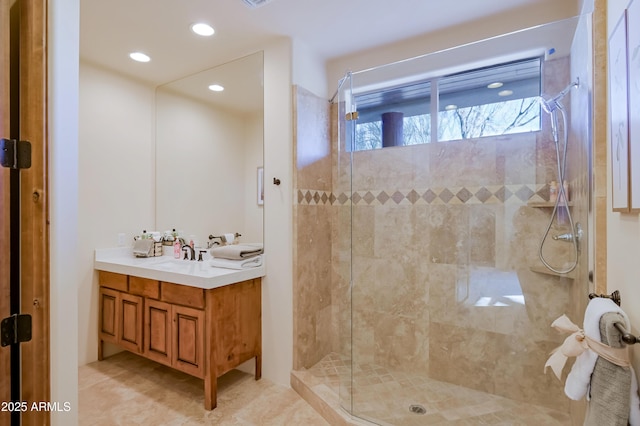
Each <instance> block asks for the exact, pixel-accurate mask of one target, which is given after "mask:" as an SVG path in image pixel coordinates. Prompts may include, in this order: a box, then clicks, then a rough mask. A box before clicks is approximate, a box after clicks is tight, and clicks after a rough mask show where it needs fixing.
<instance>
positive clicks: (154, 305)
mask: <svg viewBox="0 0 640 426" xmlns="http://www.w3.org/2000/svg"><path fill="white" fill-rule="evenodd" d="M144 311H145V313H144V322H145V337H144V352H145V356H146V357H148V358H149V359H152V360H154V361H156V362H159V363H162V364H165V365H168V366H171V349H172V348H173V343H172V341H171V335H172V312H171V305H170V304H169V303H165V302H160V301H158V300H151V299H145V308H144Z"/></svg>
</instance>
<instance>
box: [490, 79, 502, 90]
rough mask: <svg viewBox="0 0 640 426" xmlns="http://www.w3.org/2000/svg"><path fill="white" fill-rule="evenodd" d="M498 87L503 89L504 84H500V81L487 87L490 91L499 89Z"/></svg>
mask: <svg viewBox="0 0 640 426" xmlns="http://www.w3.org/2000/svg"><path fill="white" fill-rule="evenodd" d="M498 87H502V83H500V82H499V81H496V82H495V83H491V84H489V85H487V88H488V89H497V88H498Z"/></svg>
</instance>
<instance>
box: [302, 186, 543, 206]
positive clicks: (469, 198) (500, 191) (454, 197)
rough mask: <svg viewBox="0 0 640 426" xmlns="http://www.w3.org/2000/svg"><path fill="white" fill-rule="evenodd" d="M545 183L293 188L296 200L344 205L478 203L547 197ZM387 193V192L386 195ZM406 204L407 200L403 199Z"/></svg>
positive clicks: (538, 199) (516, 201) (519, 200)
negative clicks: (335, 190) (344, 189)
mask: <svg viewBox="0 0 640 426" xmlns="http://www.w3.org/2000/svg"><path fill="white" fill-rule="evenodd" d="M548 191H549V186H548V184H546V183H543V184H519V185H518V184H516V185H486V186H480V187H475V186H470V187H450V188H414V189H405V190H392V191H389V190H368V191H360V192H358V191H356V192H353V193H352V194H350V193H349V192H341V193H339V194H335V193H333V192H332V191H324V190H313V189H312V190H308V189H297V190H296V197H295V199H296V200H297V202H298V204H309V205H312V204H314V205H326V204H327V203H330V204H331V205H333V204H336V203H339V204H340V205H344V204H345V203H348V202H349V200H351V202H353V204H358V203H361V202H364V203H366V204H368V205H376V204H378V203H379V205H384V204H386V203H387V202H388V201H389V200H393V201H394V202H395V203H396V204H400V203H402V202H403V201H404V200H405V199H406V200H407V201H408V202H409V203H411V204H412V205H414V204H416V203H422V202H426V203H427V204H434V203H436V204H451V205H460V204H478V203H483V204H485V203H490V204H496V203H501V202H502V203H505V202H510V203H523V202H524V203H526V202H528V201H545V200H547V199H548V193H549V192H548ZM389 194H391V195H389ZM405 204H408V203H405Z"/></svg>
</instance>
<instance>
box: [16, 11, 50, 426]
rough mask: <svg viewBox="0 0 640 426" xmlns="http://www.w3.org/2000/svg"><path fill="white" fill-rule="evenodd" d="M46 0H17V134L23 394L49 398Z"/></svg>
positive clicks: (45, 415)
mask: <svg viewBox="0 0 640 426" xmlns="http://www.w3.org/2000/svg"><path fill="white" fill-rule="evenodd" d="M46 40H47V0H20V101H21V106H20V138H21V139H22V140H28V141H30V142H31V152H32V158H31V168H29V169H27V170H24V171H22V172H21V193H20V202H21V213H20V216H21V221H22V230H21V232H22V235H21V238H20V241H21V245H20V256H21V268H20V269H21V276H22V280H21V292H22V294H21V310H22V313H23V314H30V315H31V318H32V323H33V331H32V340H31V341H30V342H28V343H25V344H23V345H22V398H23V400H25V401H29V402H39V401H45V402H46V401H51V385H50V371H49V369H50V359H51V356H50V342H49V335H50V331H49V321H50V319H49V317H50V308H49V303H50V297H49V282H50V274H49V184H48V169H49V166H48V158H49V150H48V134H47V125H48V123H47V115H48V114H47V113H48V109H47V42H46ZM50 421H51V419H50V413H49V412H48V411H46V410H45V411H31V410H29V411H27V412H26V413H24V416H23V422H24V424H38V425H48V424H50Z"/></svg>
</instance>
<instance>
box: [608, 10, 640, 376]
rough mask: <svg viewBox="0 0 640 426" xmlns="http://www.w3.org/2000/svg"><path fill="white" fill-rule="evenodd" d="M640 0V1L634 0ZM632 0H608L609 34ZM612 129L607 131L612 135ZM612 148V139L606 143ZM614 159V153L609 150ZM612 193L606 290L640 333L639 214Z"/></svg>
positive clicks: (639, 368)
mask: <svg viewBox="0 0 640 426" xmlns="http://www.w3.org/2000/svg"><path fill="white" fill-rule="evenodd" d="M634 1H636V2H637V1H640V0H634ZM629 3H630V2H628V1H627V0H609V1H608V2H607V4H608V22H607V28H608V33H609V34H608V35H609V36H611V33H612V31H613V29H614V28H615V25H616V23H617V22H618V19H619V18H620V16H621V15H622V13H623V11H624V9H625V8H626V7H627V6H628V4H629ZM609 135H610V132H609V131H608V132H607V136H608V137H609ZM607 145H608V146H609V147H610V146H611V144H610V141H608V142H607ZM607 155H608V156H609V157H608V158H609V159H610V158H611V152H610V151H609V152H608V153H607ZM607 167H608V170H607V188H611V187H612V183H611V161H610V160H609V161H607ZM610 195H611V194H610V193H609V194H608V198H607V212H608V213H607V292H609V293H611V292H612V291H614V290H619V291H620V296H621V299H622V308H623V309H624V311H625V312H626V313H627V315H628V316H629V319H630V321H631V324H632V326H633V333H634V334H636V335H637V334H640V280H639V279H638V277H640V262H638V254H639V253H640V216H639V215H638V214H637V213H635V214H628V213H625V214H623V213H614V212H612V211H611V196H610ZM635 352H636V355H635V365H636V369H637V370H636V373H638V371H640V356H638V353H637V352H638V350H637V349H636V351H635Z"/></svg>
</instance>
